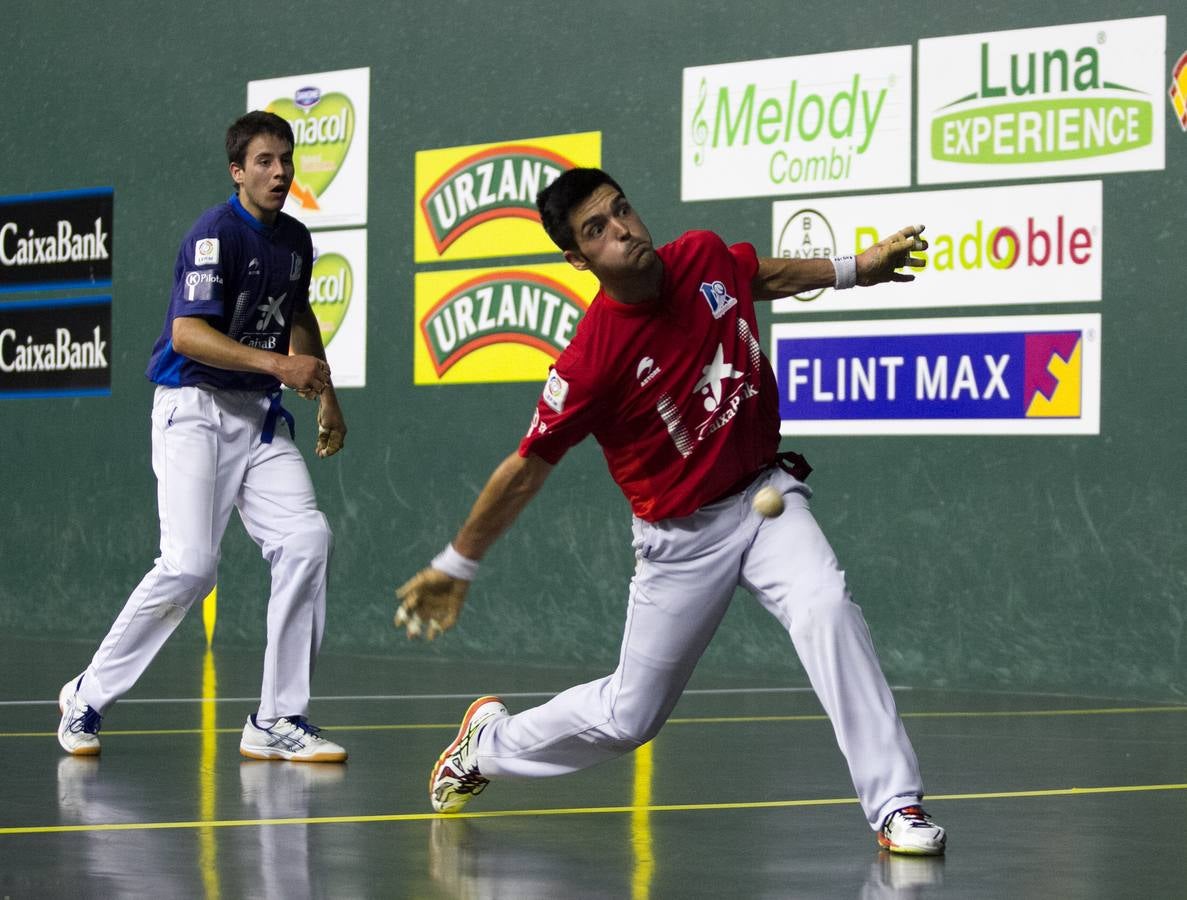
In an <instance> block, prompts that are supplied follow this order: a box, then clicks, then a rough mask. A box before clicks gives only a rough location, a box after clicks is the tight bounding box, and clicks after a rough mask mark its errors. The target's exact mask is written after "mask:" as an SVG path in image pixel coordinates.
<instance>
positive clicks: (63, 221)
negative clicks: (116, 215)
mask: <svg viewBox="0 0 1187 900" xmlns="http://www.w3.org/2000/svg"><path fill="white" fill-rule="evenodd" d="M113 205H114V192H113V190H112V189H111V188H109V187H104V188H88V189H84V190H70V191H53V192H49V193H43V194H25V195H22V196H15V197H0V292H6V291H21V290H38V289H42V288H70V287H110V286H111V255H112V208H113Z"/></svg>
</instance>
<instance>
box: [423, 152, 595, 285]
mask: <svg viewBox="0 0 1187 900" xmlns="http://www.w3.org/2000/svg"><path fill="white" fill-rule="evenodd" d="M601 164H602V135H601V132H597V131H591V132H586V133H582V134H562V135H554V136H552V137H538V138H524V139H522V140H515V141H508V142H506V143H499V144H473V145H471V146H467V147H446V148H443V149H440V150H421V151H418V152H417V154H416V210H415V212H414V214H413V216H414V224H413V233H414V239H415V243H414V246H415V254H416V255H415V261H416V262H418V263H421V262H439V261H441V260H453V259H459V260H460V259H486V258H490V257H492V256H519V255H522V254H537V253H559V252H560V251H558V250H557V248H556V245H555V244H553V243H552V241H551V240H549V238H548V235H547V234H545V232H544V229H543V228H541V227H540V215H539V213H538V212H537V211H536V194H538V193H539V192H540V191H541V190H543V189H544V188H546V187H548V185H550V184H552V182H554V181H555V180H556V178H557V176H558V175H560V174H561V172H564V171H566V170H568V169H573V168H579V167H587V166H593V167H595V168H596V167H598V166H601Z"/></svg>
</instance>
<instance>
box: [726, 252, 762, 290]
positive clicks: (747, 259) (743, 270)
mask: <svg viewBox="0 0 1187 900" xmlns="http://www.w3.org/2000/svg"><path fill="white" fill-rule="evenodd" d="M729 251H730V256H732V257H733V259H734V271H735V272H736V273H737V276H738V283H739V284H745V285H749V284H750V283H751V282H752V281H754V276H755V275H756V274H758V253H757V252H755V249H754V245H753V244H745V243H742V244H732V245H730V248H729Z"/></svg>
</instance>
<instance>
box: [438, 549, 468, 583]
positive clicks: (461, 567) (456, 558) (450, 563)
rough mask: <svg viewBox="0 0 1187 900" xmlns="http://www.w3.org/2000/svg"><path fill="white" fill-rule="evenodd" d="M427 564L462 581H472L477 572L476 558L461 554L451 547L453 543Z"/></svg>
mask: <svg viewBox="0 0 1187 900" xmlns="http://www.w3.org/2000/svg"><path fill="white" fill-rule="evenodd" d="M429 565H430V566H431V567H432V568H434V569H436V570H437V571H438V572H444V573H445V574H446V575H448V576H449V577H450V578H460V579H461V580H462V581H473V580H474V576H475V575H477V574H478V560H476V559H468V558H467V557H465V556H462V555H461V554H460V553H458V552H457V551H456V550H454V549H453V544H449V545H448V546H447V547H446V548H445V549H444V550H442V551H441V552H440V553H438V554H437V555H436V556H434V557H433V561H432V562H431V563H429Z"/></svg>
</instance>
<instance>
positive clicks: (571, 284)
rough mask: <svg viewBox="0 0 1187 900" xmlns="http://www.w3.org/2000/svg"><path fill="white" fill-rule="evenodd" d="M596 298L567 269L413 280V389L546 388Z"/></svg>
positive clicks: (457, 273)
mask: <svg viewBox="0 0 1187 900" xmlns="http://www.w3.org/2000/svg"><path fill="white" fill-rule="evenodd" d="M537 227H538V226H537ZM597 290H598V284H597V280H596V279H595V278H594V276H593V275H591V274H590V273H588V272H579V271H577V270H576V269H574V268H573V267H572V266H570V265H569V264H568V263H549V264H546V265H538V266H517V267H515V268H494V269H452V270H449V271H442V272H419V273H417V275H416V324H417V327H416V338H415V340H416V346H415V351H414V366H415V370H414V381H415V383H416V384H473V383H484V382H503V381H540V382H542V381H544V379H545V378H547V377H548V368H549V366H550V365H552V363H553V362H554V361H555V360H556V358H557V357H558V356H559V355H560V353H561V351H562V350H564V349H565V348H566V347H567V346H569V342H570V341H571V340H572V339H573V335H574V333H575V332H576V330H577V323H578V322H579V321H581V317H582V316H583V315H584V314H585V310H586V307H587V306H588V305H589V299H587V298H592V297H593V296H594V294H596V293H597Z"/></svg>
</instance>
